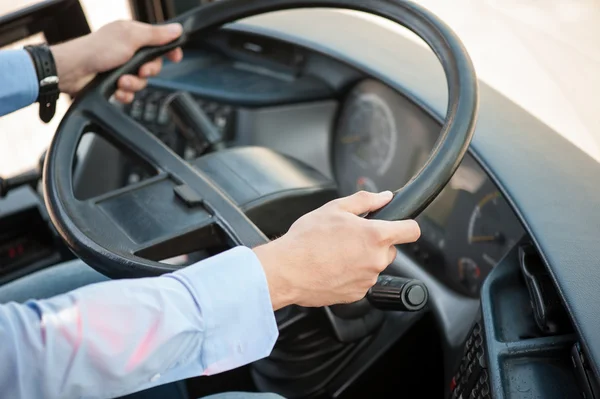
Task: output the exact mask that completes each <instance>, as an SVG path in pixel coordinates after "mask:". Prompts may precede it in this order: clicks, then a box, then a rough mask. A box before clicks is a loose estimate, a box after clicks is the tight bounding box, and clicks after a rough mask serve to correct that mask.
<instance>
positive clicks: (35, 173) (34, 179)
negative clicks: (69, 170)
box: [0, 151, 46, 198]
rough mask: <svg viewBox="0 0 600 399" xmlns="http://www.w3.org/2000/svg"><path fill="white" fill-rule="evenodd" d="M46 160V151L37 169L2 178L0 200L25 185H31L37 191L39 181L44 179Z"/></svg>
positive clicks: (0, 178) (0, 179)
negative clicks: (43, 172)
mask: <svg viewBox="0 0 600 399" xmlns="http://www.w3.org/2000/svg"><path fill="white" fill-rule="evenodd" d="M45 159H46V151H44V152H43V153H42V155H41V156H40V159H39V161H38V165H37V168H36V169H31V170H28V171H27V172H24V173H21V174H19V175H16V176H13V177H9V178H6V179H4V178H2V177H0V198H4V197H5V196H6V195H7V194H8V193H9V192H10V191H11V190H14V189H15V188H19V187H21V186H24V185H29V186H31V187H32V188H33V189H34V190H35V189H36V186H37V184H38V181H39V180H40V178H41V177H42V171H43V170H44V161H45Z"/></svg>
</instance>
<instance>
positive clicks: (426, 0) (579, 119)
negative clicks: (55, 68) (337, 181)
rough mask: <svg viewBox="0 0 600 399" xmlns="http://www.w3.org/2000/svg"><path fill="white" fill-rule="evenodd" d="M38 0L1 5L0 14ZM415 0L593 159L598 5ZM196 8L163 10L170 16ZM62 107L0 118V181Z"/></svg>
mask: <svg viewBox="0 0 600 399" xmlns="http://www.w3.org/2000/svg"><path fill="white" fill-rule="evenodd" d="M39 1H41V0H16V1H12V2H10V1H0V15H4V14H6V13H9V12H12V11H16V10H18V9H21V8H23V7H25V6H27V5H31V4H35V3H37V2H39ZM266 1H268V0H266ZM415 1H417V2H418V3H421V4H422V5H424V6H425V7H427V8H429V9H430V10H431V11H433V12H434V13H436V14H437V15H438V16H440V17H441V18H442V19H443V20H445V21H446V22H447V23H448V24H449V25H450V26H451V27H452V28H453V29H454V30H455V31H456V32H457V34H458V35H459V36H460V37H461V39H462V40H463V42H464V43H465V46H466V47H467V49H468V51H469V53H470V54H471V57H472V59H473V62H474V64H475V67H476V70H477V73H478V75H479V78H480V79H481V80H483V81H484V82H485V83H487V84H488V85H490V86H492V87H493V88H495V89H496V90H498V91H500V92H501V93H503V94H504V95H505V96H507V97H509V98H510V99H511V100H512V101H514V102H516V103H518V104H519V105H520V106H522V107H523V108H525V109H526V110H527V111H529V112H530V113H532V114H533V115H535V116H536V117H538V118H539V119H540V120H542V121H543V122H545V123H546V124H547V125H549V126H550V127H552V128H553V129H554V130H556V131H557V132H559V133H561V134H562V135H563V136H564V137H566V138H567V139H569V140H570V141H572V142H573V143H575V144H576V145H577V146H579V147H580V148H581V149H582V150H584V151H585V152H587V153H588V154H590V155H591V156H592V157H594V158H595V159H597V160H599V161H600V116H599V112H600V109H599V106H598V104H599V102H598V100H597V99H596V98H595V97H596V95H597V93H600V72H599V71H600V51H599V50H600V0H452V1H448V0H415ZM203 2H208V0H165V1H164V4H165V5H166V6H167V8H168V9H169V10H170V13H171V15H174V14H178V13H181V12H184V11H186V10H188V9H190V8H191V7H193V6H195V5H198V4H200V3H203ZM81 3H82V5H83V7H84V10H85V12H86V15H87V17H88V21H89V22H90V25H91V27H92V29H93V30H95V29H98V28H99V27H100V26H102V25H104V24H106V23H108V22H110V21H112V20H115V19H121V18H130V15H129V3H128V1H127V0H103V1H96V0H81ZM38 41H39V40H38ZM18 45H22V43H19V44H18ZM68 104H69V101H68V99H66V98H65V97H63V98H62V100H61V103H60V104H59V109H58V112H57V116H56V117H55V118H54V120H53V121H52V123H51V124H49V125H44V124H42V123H41V122H39V120H38V119H37V106H32V107H29V108H27V109H25V110H21V111H19V112H17V113H14V114H12V115H9V116H5V117H3V118H2V119H1V120H0V131H2V132H3V133H4V134H2V135H0V176H2V175H4V176H10V175H13V174H15V173H17V172H20V171H23V170H25V169H27V168H29V167H31V166H33V165H35V164H36V162H37V159H38V157H39V155H40V153H41V152H42V151H43V149H44V148H46V147H47V145H48V144H49V140H50V138H51V135H52V134H53V132H54V130H55V129H56V126H57V124H58V122H59V121H60V119H61V117H62V115H63V114H64V112H65V110H66V108H67V107H68Z"/></svg>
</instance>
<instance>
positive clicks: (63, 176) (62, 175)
mask: <svg viewBox="0 0 600 399" xmlns="http://www.w3.org/2000/svg"><path fill="white" fill-rule="evenodd" d="M310 7H327V8H342V9H350V10H357V11H363V12H367V13H370V14H374V15H378V16H381V17H384V18H387V19H389V20H391V21H393V22H395V23H397V24H400V25H402V26H404V27H406V28H408V29H410V30H411V31H413V32H414V33H416V34H417V35H418V36H419V37H421V38H422V39H423V40H424V41H425V42H426V43H427V44H428V45H429V46H430V47H431V49H432V50H433V51H434V52H435V54H436V55H437V57H438V58H439V60H440V62H441V63H442V65H443V68H444V71H445V74H446V79H447V83H448V94H449V96H448V97H449V102H448V109H447V115H446V120H445V123H444V126H443V128H442V131H441V134H440V138H439V139H438V142H437V144H436V146H435V148H434V149H433V151H432V153H431V155H430V158H429V160H428V161H427V162H426V164H425V165H424V166H423V168H422V169H421V170H420V172H419V173H418V174H417V175H416V176H415V177H414V178H413V179H412V180H411V181H410V182H408V183H407V184H406V185H405V186H404V187H402V188H401V189H399V190H397V191H396V192H395V195H394V198H393V200H392V201H391V202H390V203H389V204H388V205H387V206H385V207H384V208H382V209H381V210H379V211H377V212H375V213H373V214H371V215H369V217H370V218H379V219H385V220H400V219H405V218H412V217H415V216H416V215H418V214H419V213H420V212H421V211H422V210H423V209H425V208H426V207H427V205H428V204H429V203H430V202H431V201H432V200H433V199H434V198H435V197H436V196H437V195H438V194H439V193H440V191H441V190H442V189H443V188H444V186H445V185H446V184H447V183H448V181H449V180H450V178H451V177H452V175H453V174H454V172H455V171H456V169H457V167H458V166H459V164H460V162H461V160H462V158H463V156H464V154H465V152H466V150H467V148H468V146H469V143H470V141H471V138H472V135H473V132H474V128H475V120H476V115H477V109H478V86H477V78H476V76H475V71H474V68H473V65H472V63H471V60H470V58H469V56H468V54H467V52H466V50H465V48H464V47H463V45H462V43H461V41H460V40H459V39H458V37H457V36H456V35H455V34H454V33H453V32H452V30H451V29H450V28H449V27H448V26H446V25H445V24H444V23H443V22H442V21H441V20H440V19H438V18H437V17H436V16H435V15H433V14H432V13H430V12H429V11H427V10H425V9H423V8H422V7H420V6H419V5H417V4H414V3H411V2H408V1H401V0H378V1H364V0H310V1H308V0H228V1H223V2H215V3H211V4H209V5H206V6H202V7H199V8H196V9H194V10H192V11H190V12H188V13H186V14H183V15H181V16H179V17H178V18H176V19H175V20H174V21H169V22H179V23H181V24H182V25H183V31H184V33H183V35H182V36H181V37H180V38H179V39H178V40H176V41H175V42H172V43H170V44H168V45H166V46H162V47H154V48H144V49H142V50H140V51H139V52H138V53H137V54H135V56H134V57H133V58H132V59H131V60H130V61H129V62H128V63H127V64H125V65H124V66H122V67H120V68H118V69H116V70H113V71H111V72H108V73H105V74H103V75H100V76H98V77H97V78H96V79H95V80H94V81H92V82H91V83H90V84H89V85H88V86H87V87H86V88H85V89H84V90H83V92H82V93H81V94H80V96H79V97H78V98H77V99H76V100H75V101H74V103H73V104H72V105H71V107H70V109H69V110H68V112H67V114H66V116H65V117H64V119H63V120H62V122H61V124H60V126H59V127H58V130H57V132H56V135H55V136H54V139H53V141H52V143H51V146H50V148H49V150H48V153H47V156H46V164H45V168H44V176H43V186H44V190H45V201H46V206H47V208H48V212H49V215H50V218H51V220H52V222H53V224H54V226H55V227H56V228H57V230H58V232H59V234H60V235H61V236H62V238H63V239H64V240H65V241H66V243H67V245H68V246H69V247H70V248H71V249H72V250H73V252H74V253H75V254H76V255H78V256H79V257H80V258H81V259H82V260H83V261H85V262H87V263H88V264H89V265H90V266H92V267H94V268H95V269H97V270H98V271H100V272H101V273H103V274H105V275H108V276H110V277H113V278H123V277H142V276H149V275H159V274H163V273H166V272H171V271H173V270H175V269H177V268H178V266H175V265H169V264H164V263H159V262H158V261H153V260H148V259H147V258H152V248H160V247H162V248H164V247H165V246H169V245H170V244H171V243H172V242H174V240H183V241H186V240H188V241H190V240H192V239H194V240H197V235H194V234H193V233H194V232H196V231H198V229H199V228H201V227H205V228H206V227H208V230H209V231H210V232H211V233H210V234H208V235H207V236H206V239H207V240H210V239H211V238H213V239H214V236H215V235H216V236H218V235H224V236H225V237H219V238H221V239H222V238H225V239H226V240H227V239H228V240H229V243H230V244H231V245H245V246H248V247H255V246H258V245H261V244H265V243H267V242H268V241H269V240H268V238H267V237H266V236H265V235H264V234H263V233H262V232H261V231H260V230H259V229H258V228H257V227H256V226H255V225H254V224H253V223H252V222H251V221H250V219H249V218H248V217H247V216H246V215H245V214H244V212H243V211H242V210H241V209H240V208H239V207H238V206H237V205H236V204H235V203H234V202H232V200H231V199H229V197H228V196H227V194H226V193H225V192H223V191H222V189H221V188H220V187H218V186H216V185H215V184H214V183H213V182H211V180H210V179H209V178H208V177H207V176H206V175H205V174H204V173H203V172H202V171H200V170H198V169H195V168H193V167H192V166H191V165H190V164H188V163H187V162H185V161H184V160H183V159H181V158H180V157H179V156H178V155H177V154H175V153H174V152H173V151H172V150H171V149H169V148H168V147H167V146H166V145H165V144H163V143H162V142H161V141H160V140H159V139H157V138H156V137H155V136H154V135H152V134H151V133H150V132H148V131H147V130H146V129H145V128H144V127H142V126H141V125H140V124H138V123H137V122H136V121H134V120H133V119H132V118H130V117H128V116H127V115H126V114H125V113H124V112H122V111H121V110H120V109H118V108H117V107H115V106H113V105H111V104H110V103H109V101H108V99H109V97H110V96H111V95H112V94H113V93H114V91H115V90H116V82H117V80H118V78H119V77H120V76H122V75H124V74H127V73H135V71H137V69H138V68H139V67H140V66H141V65H142V64H144V63H145V62H147V61H149V60H151V59H154V58H156V57H159V56H161V55H163V54H165V53H166V52H168V51H169V50H172V49H174V48H176V47H178V46H181V45H183V44H185V43H186V42H187V41H188V40H189V39H190V38H191V37H192V35H197V34H202V33H205V32H209V31H210V30H213V29H216V28H218V27H220V26H221V25H223V24H226V23H230V22H234V21H236V20H239V19H241V18H245V17H250V16H254V15H259V14H263V13H267V12H272V11H279V10H285V9H293V8H310ZM94 125H95V126H99V127H101V128H102V130H103V131H104V132H105V133H104V137H105V138H106V139H107V140H109V141H111V142H112V143H113V144H115V145H116V146H118V147H119V148H121V149H124V150H125V151H127V152H129V153H131V154H136V155H137V156H138V157H139V158H140V159H141V160H143V161H144V162H145V163H146V164H148V165H149V166H151V167H153V168H154V169H155V170H156V171H158V173H157V175H155V176H153V177H151V178H149V179H147V180H144V181H142V182H140V183H138V184H136V185H133V186H128V187H124V188H121V189H119V190H116V191H114V192H111V193H108V194H106V195H102V196H100V197H96V198H92V199H88V200H80V199H77V198H76V197H75V195H74V191H73V165H74V159H75V155H76V150H77V147H78V145H79V142H80V140H81V137H82V135H83V134H84V133H86V132H88V131H90V127H91V126H94ZM174 192H175V194H176V195H174ZM184 202H185V203H184ZM186 204H187V205H186ZM144 215H147V216H151V217H144Z"/></svg>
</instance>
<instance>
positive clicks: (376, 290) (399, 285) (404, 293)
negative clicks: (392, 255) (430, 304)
mask: <svg viewBox="0 0 600 399" xmlns="http://www.w3.org/2000/svg"><path fill="white" fill-rule="evenodd" d="M428 299H429V293H428V292H427V287H426V286H425V284H423V283H422V282H421V281H419V280H414V279H408V278H402V277H394V276H384V275H382V276H379V278H378V279H377V283H376V284H375V285H374V286H373V287H371V289H369V291H368V292H367V300H368V301H369V303H370V304H371V305H372V306H373V307H375V308H377V309H381V310H396V311H403V312H416V311H419V310H421V309H423V308H424V307H425V305H427V300H428Z"/></svg>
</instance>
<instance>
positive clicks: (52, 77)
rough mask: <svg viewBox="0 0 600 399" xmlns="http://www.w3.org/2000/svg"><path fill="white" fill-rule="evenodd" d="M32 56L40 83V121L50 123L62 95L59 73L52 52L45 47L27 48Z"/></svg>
mask: <svg viewBox="0 0 600 399" xmlns="http://www.w3.org/2000/svg"><path fill="white" fill-rule="evenodd" d="M25 50H26V51H27V52H28V53H29V55H30V56H31V60H32V61H33V65H34V67H35V72H36V73H37V78H38V82H39V94H38V98H37V100H36V101H37V102H38V103H39V104H40V119H41V120H42V121H44V122H45V123H48V122H50V121H51V120H52V118H53V117H54V113H55V112H56V101H57V100H58V96H59V94H60V90H59V89H58V73H57V71H56V63H55V62H54V57H53V56H52V51H50V48H49V47H48V46H47V45H45V44H41V45H36V46H25Z"/></svg>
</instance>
